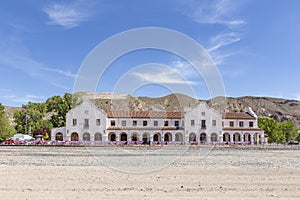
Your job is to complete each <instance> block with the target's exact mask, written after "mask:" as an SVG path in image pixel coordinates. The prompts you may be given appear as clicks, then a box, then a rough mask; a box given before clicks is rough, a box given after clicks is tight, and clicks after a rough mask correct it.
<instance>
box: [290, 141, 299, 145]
mask: <svg viewBox="0 0 300 200" xmlns="http://www.w3.org/2000/svg"><path fill="white" fill-rule="evenodd" d="M288 145H299V141H294V140H291V141H289V143H288Z"/></svg>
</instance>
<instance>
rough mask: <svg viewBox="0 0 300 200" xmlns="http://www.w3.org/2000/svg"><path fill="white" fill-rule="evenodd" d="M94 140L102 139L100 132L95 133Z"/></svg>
mask: <svg viewBox="0 0 300 200" xmlns="http://www.w3.org/2000/svg"><path fill="white" fill-rule="evenodd" d="M94 140H95V141H102V134H101V133H95V136H94Z"/></svg>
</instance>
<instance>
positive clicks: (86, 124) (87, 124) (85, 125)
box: [83, 119, 89, 128]
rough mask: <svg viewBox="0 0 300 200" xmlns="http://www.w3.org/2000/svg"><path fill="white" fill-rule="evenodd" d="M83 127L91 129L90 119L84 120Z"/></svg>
mask: <svg viewBox="0 0 300 200" xmlns="http://www.w3.org/2000/svg"><path fill="white" fill-rule="evenodd" d="M83 127H84V128H88V127H89V119H84V124H83Z"/></svg>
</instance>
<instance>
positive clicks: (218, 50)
mask: <svg viewBox="0 0 300 200" xmlns="http://www.w3.org/2000/svg"><path fill="white" fill-rule="evenodd" d="M240 41H241V34H240V33H238V32H229V33H221V34H218V35H216V36H213V37H211V39H210V41H209V42H208V43H209V44H208V46H207V48H206V49H207V51H208V53H209V54H210V55H211V57H212V59H213V60H214V62H215V63H216V64H217V65H220V64H223V63H224V62H225V60H226V59H228V58H229V57H231V56H235V55H237V54H239V53H241V50H232V49H231V50H230V51H228V50H227V51H226V47H227V46H231V45H233V44H235V43H238V42H240Z"/></svg>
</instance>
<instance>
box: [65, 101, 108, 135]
mask: <svg viewBox="0 0 300 200" xmlns="http://www.w3.org/2000/svg"><path fill="white" fill-rule="evenodd" d="M66 119H67V121H66V132H67V133H66V140H71V134H72V133H73V132H76V133H78V135H79V140H81V141H82V140H83V134H84V133H89V134H90V140H91V141H94V135H95V133H101V134H102V136H105V134H106V133H105V129H106V113H105V112H104V111H102V110H100V109H99V108H96V106H95V105H94V104H93V103H91V102H90V101H88V100H86V101H84V102H82V103H81V104H80V105H79V106H77V107H76V108H73V109H72V110H70V111H69V112H68V113H67V116H66ZM73 119H76V120H77V125H73ZM85 119H89V127H88V128H85V127H84V120H85ZM97 119H100V125H97V124H96V120H97Z"/></svg>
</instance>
